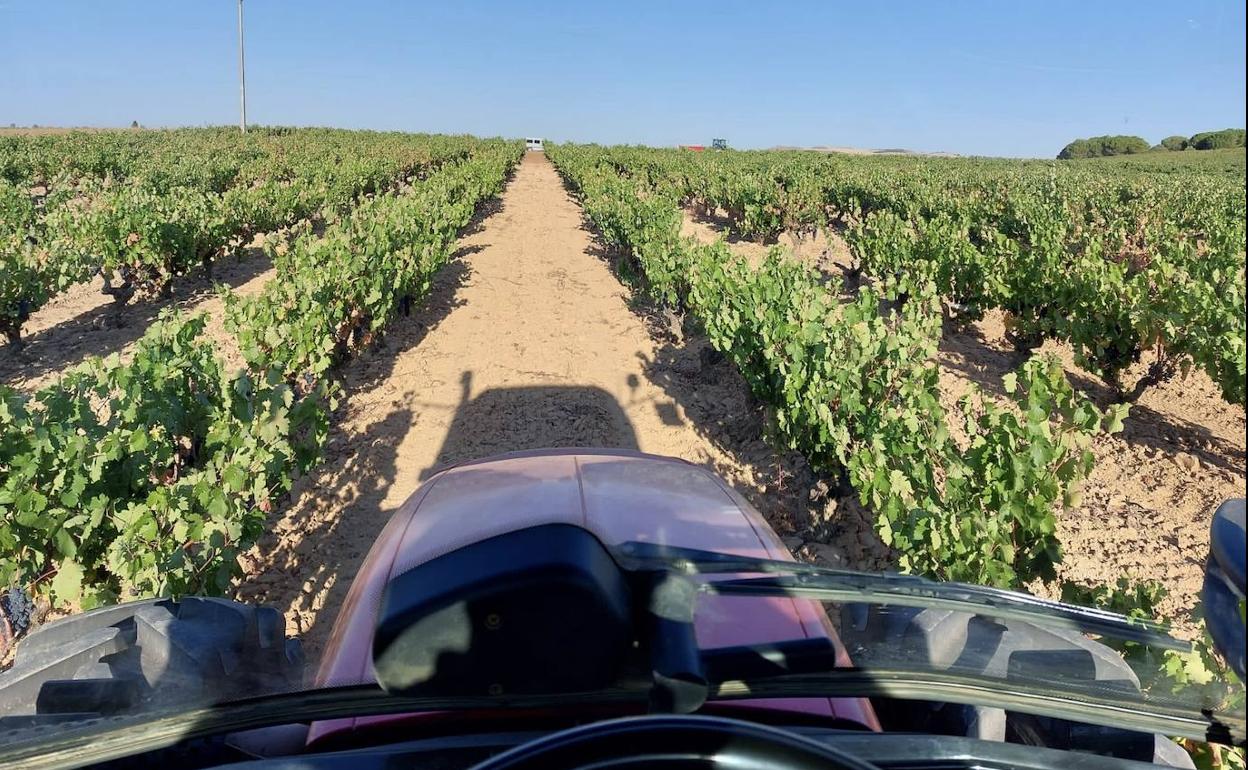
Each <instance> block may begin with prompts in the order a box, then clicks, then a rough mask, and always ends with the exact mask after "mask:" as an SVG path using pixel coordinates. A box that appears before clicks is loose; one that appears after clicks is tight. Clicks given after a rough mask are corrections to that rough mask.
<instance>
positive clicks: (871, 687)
mask: <svg viewBox="0 0 1248 770" xmlns="http://www.w3.org/2000/svg"><path fill="white" fill-rule="evenodd" d="M812 692H819V693H821V695H822V696H823V697H829V698H836V697H882V698H897V699H900V700H917V701H934V702H943V703H961V704H966V705H970V706H989V707H997V708H1002V709H1005V710H1007V711H1016V712H1020V713H1025V714H1034V715H1037V716H1047V717H1053V718H1055V719H1064V720H1068V721H1072V722H1081V723H1084V724H1092V725H1102V726H1105V727H1119V728H1123V729H1127V730H1138V731H1140V732H1145V733H1159V734H1162V735H1173V736H1179V737H1184V738H1192V739H1194V740H1200V741H1206V742H1208V743H1220V744H1223V745H1234V746H1243V745H1244V740H1245V721H1244V715H1243V713H1242V712H1240V713H1234V712H1224V711H1216V710H1213V709H1199V708H1198V707H1196V706H1194V705H1193V706H1183V705H1170V704H1163V703H1158V702H1156V701H1154V700H1149V699H1148V698H1147V697H1145V696H1142V695H1140V694H1139V693H1128V692H1125V691H1123V690H1120V689H1117V688H1114V687H1107V688H1104V689H1103V690H1101V689H1088V690H1081V691H1079V692H1072V691H1070V690H1069V689H1063V688H1061V687H1060V686H1046V685H1045V684H1043V683H1036V682H1031V681H1029V682H1027V683H1026V684H1022V683H1015V682H1008V681H1003V680H1001V679H998V678H994V677H987V676H980V675H975V674H963V673H956V674H953V673H945V672H939V671H929V670H924V671H914V670H911V669H856V668H838V669H833V670H830V671H826V672H822V673H816V674H797V675H789V676H779V677H771V678H767V679H763V680H760V681H753V682H750V681H729V682H721V683H718V684H712V685H711V692H710V698H711V699H712V700H729V699H737V698H793V697H808V696H809V695H810V694H811V693H812Z"/></svg>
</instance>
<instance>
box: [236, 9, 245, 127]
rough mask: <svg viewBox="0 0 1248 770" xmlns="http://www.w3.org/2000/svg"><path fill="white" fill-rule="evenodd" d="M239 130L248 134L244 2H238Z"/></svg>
mask: <svg viewBox="0 0 1248 770" xmlns="http://www.w3.org/2000/svg"><path fill="white" fill-rule="evenodd" d="M238 102H239V107H240V108H241V110H240V113H239V118H238V129H239V131H241V132H242V133H244V134H245V133H247V68H246V66H245V65H244V63H243V0H238Z"/></svg>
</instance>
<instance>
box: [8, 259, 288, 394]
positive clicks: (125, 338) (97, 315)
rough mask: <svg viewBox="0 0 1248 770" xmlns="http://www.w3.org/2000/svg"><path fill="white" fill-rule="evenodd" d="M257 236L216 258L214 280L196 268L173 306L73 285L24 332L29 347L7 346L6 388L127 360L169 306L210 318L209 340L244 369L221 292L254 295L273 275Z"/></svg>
mask: <svg viewBox="0 0 1248 770" xmlns="http://www.w3.org/2000/svg"><path fill="white" fill-rule="evenodd" d="M266 237H276V236H265V235H260V236H257V237H256V239H255V240H254V241H252V242H251V244H249V245H248V246H246V247H244V248H240V249H238V250H237V251H236V253H234V254H232V255H228V256H226V257H224V258H222V259H219V260H217V262H216V264H215V265H214V266H213V274H212V276H211V277H209V276H208V275H206V274H205V273H203V272H202V271H201V270H199V269H197V270H195V271H193V272H192V273H190V274H188V275H186V276H183V277H181V278H178V279H176V280H175V281H174V296H173V298H172V299H167V300H148V301H143V302H135V303H133V304H129V305H125V306H123V307H118V306H116V305H115V304H114V303H113V301H112V297H111V296H109V295H107V294H105V293H104V292H103V287H104V281H103V279H102V278H100V277H98V276H97V277H95V278H93V279H92V280H91V281H89V282H87V283H81V284H78V285H76V286H72V287H70V288H69V289H67V290H65V291H64V292H62V293H60V294H58V295H57V296H56V297H54V298H52V300H51V301H50V302H48V303H47V304H46V305H44V306H43V307H41V308H39V310H37V311H35V312H34V313H32V314H31V317H30V320H28V321H27V322H26V323H25V325H24V326H23V327H22V341H23V343H24V345H23V347H22V348H20V349H17V350H15V349H13V348H10V347H8V346H0V383H3V384H5V385H9V386H10V387H14V388H17V389H19V390H24V391H28V392H29V391H34V390H37V389H39V388H40V387H42V386H44V385H47V384H50V383H51V382H53V381H54V380H55V379H56V378H58V377H59V376H61V375H62V374H64V373H65V372H66V371H68V370H69V369H71V368H73V367H74V366H75V365H77V364H79V363H81V362H82V361H83V360H85V359H86V358H87V357H88V356H107V355H109V354H112V353H119V354H121V356H122V358H123V359H125V358H127V357H128V356H129V355H130V353H131V352H132V350H133V348H134V344H135V342H137V341H138V339H139V338H140V337H142V336H143V333H144V332H145V331H147V327H148V325H150V324H151V322H152V321H154V320H155V319H156V317H157V316H159V315H160V313H161V311H163V310H165V309H167V308H176V309H178V310H181V311H183V312H186V313H190V314H194V313H206V314H207V316H208V321H207V326H206V327H205V329H204V333H205V336H206V337H207V339H209V340H210V341H212V343H213V344H214V345H215V346H216V348H217V353H218V355H219V356H221V357H222V358H223V359H224V360H225V362H226V363H227V365H230V366H234V365H239V364H241V361H242V359H241V356H240V355H239V353H238V347H237V344H236V343H235V341H234V337H233V335H231V334H229V333H228V332H227V331H226V330H225V326H224V315H223V309H224V303H223V302H222V301H221V297H220V295H219V294H218V293H217V291H216V287H217V286H218V285H225V286H229V287H231V288H233V289H234V291H235V292H236V293H238V294H242V295H250V294H254V293H256V292H258V291H260V289H262V288H263V287H264V285H265V284H266V283H267V282H268V280H269V279H270V278H271V277H272V276H273V268H272V265H271V263H270V262H269V258H268V257H267V256H266V255H265V253H264V250H263V248H261V246H262V245H263V243H264V238H266Z"/></svg>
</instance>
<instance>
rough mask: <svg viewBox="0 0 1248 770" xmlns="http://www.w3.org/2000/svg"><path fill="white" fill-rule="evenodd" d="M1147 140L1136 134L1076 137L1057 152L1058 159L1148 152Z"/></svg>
mask: <svg viewBox="0 0 1248 770" xmlns="http://www.w3.org/2000/svg"><path fill="white" fill-rule="evenodd" d="M1148 150H1149V146H1148V142H1146V141H1144V140H1143V139H1141V138H1140V137H1138V136H1094V137H1091V138H1090V139H1076V140H1075V141H1073V142H1071V143H1070V144H1068V145H1066V146H1065V147H1063V148H1062V151H1061V152H1059V153H1058V154H1057V157H1058V159H1059V160H1072V159H1074V158H1099V157H1102V156H1105V155H1132V154H1134V153H1137V152H1148Z"/></svg>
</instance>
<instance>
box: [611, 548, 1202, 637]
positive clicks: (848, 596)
mask: <svg viewBox="0 0 1248 770" xmlns="http://www.w3.org/2000/svg"><path fill="white" fill-rule="evenodd" d="M614 552H615V556H616V559H617V560H618V561H619V562H620V563H621V565H623V566H625V567H626V568H628V569H638V570H656V571H657V570H664V569H669V570H676V571H679V572H683V573H685V574H689V575H705V574H723V573H762V574H776V575H777V576H776V577H759V578H742V579H736V580H717V581H712V582H708V583H705V584H703V585H702V586H701V590H703V591H705V592H708V593H717V594H724V595H735V596H804V597H808V598H812V599H823V600H827V601H840V602H861V603H871V604H891V605H897V606H904V607H938V608H942V609H949V610H955V611H961V612H968V613H974V614H976V615H982V616H985V617H994V618H999V619H1002V620H1021V621H1025V622H1028V623H1033V624H1035V625H1037V626H1047V627H1050V628H1061V629H1071V628H1074V629H1077V630H1079V631H1081V632H1083V633H1087V634H1096V635H1098V636H1108V637H1113V638H1115V639H1120V640H1123V641H1129V642H1138V643H1140V644H1146V645H1149V646H1152V647H1156V648H1159V649H1167V650H1179V651H1181V652H1189V651H1190V650H1191V648H1192V647H1191V644H1190V643H1188V642H1185V641H1183V640H1181V639H1175V638H1174V637H1173V636H1171V635H1170V634H1169V633H1167V631H1166V629H1165V626H1163V625H1162V624H1160V623H1158V622H1156V621H1152V620H1145V619H1142V618H1128V617H1126V616H1125V615H1119V614H1117V613H1114V612H1109V611H1107V610H1101V609H1096V608H1091V607H1079V606H1076V605H1073V604H1065V603H1063V602H1055V601H1051V600H1048V599H1041V598H1039V597H1036V596H1031V595H1029V594H1024V593H1018V592H1016V591H1007V590H1004V589H1001V588H990V587H987V586H977V585H970V584H968V583H943V582H939V581H935V580H929V579H927V578H924V577H919V576H917V575H899V574H895V573H873V572H857V571H854V570H842V569H832V568H829V567H819V566H816V565H813V564H803V563H801V562H789V561H776V560H772V559H755V558H750V557H746V556H734V555H731V554H722V553H716V552H714V551H701V550H697V549H693V548H678V547H673V546H665V545H657V544H654V543H638V542H629V543H624V544H622V545H620V546H618V547H616V548H615V549H614ZM777 573H783V574H777Z"/></svg>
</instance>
